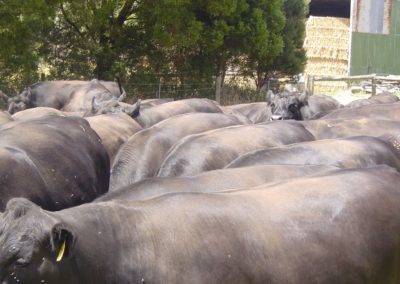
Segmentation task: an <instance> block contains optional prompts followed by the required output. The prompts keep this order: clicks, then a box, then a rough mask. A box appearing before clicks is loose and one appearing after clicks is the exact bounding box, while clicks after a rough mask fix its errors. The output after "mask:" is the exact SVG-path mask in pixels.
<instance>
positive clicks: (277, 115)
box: [267, 91, 309, 120]
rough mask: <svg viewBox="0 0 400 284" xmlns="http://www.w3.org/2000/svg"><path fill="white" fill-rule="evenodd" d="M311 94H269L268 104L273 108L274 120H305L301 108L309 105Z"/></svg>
mask: <svg viewBox="0 0 400 284" xmlns="http://www.w3.org/2000/svg"><path fill="white" fill-rule="evenodd" d="M308 98H309V94H308V93H307V92H305V93H298V92H286V91H285V92H282V93H278V94H274V93H273V92H272V91H268V93H267V102H268V104H269V105H270V107H271V112H272V116H271V118H272V119H273V120H285V119H295V120H303V116H302V113H301V108H302V107H304V106H306V105H308Z"/></svg>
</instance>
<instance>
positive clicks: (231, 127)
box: [0, 80, 400, 284]
mask: <svg viewBox="0 0 400 284" xmlns="http://www.w3.org/2000/svg"><path fill="white" fill-rule="evenodd" d="M125 97H126V93H125V90H124V89H123V88H122V87H121V86H119V85H118V84H117V83H114V82H103V81H97V80H93V81H90V82H83V81H52V82H40V83H37V84H35V85H32V86H30V87H28V88H26V90H25V91H24V92H22V93H21V94H20V95H19V96H16V97H13V98H9V99H8V111H4V112H0V190H1V195H0V210H1V212H2V213H1V215H0V278H1V282H0V283H61V284H64V283H65V284H66V283H85V284H86V283H93V284H95V283H96V284H98V283H400V173H399V171H400V102H398V98H397V97H396V96H394V95H392V94H387V93H385V94H380V95H376V96H373V97H371V98H369V99H362V100H357V101H354V102H352V103H350V104H348V105H346V106H342V105H341V104H340V103H339V102H337V101H336V100H334V99H332V98H331V97H328V96H309V95H307V94H306V93H304V94H300V93H287V92H283V93H280V94H273V93H271V92H270V93H268V94H267V98H266V102H259V103H251V104H240V105H232V106H220V105H218V104H217V103H216V102H215V101H212V100H208V99H196V98H194V99H186V100H179V101H173V100H170V99H152V100H143V101H138V102H136V103H135V104H128V103H124V102H123V100H124V99H125Z"/></svg>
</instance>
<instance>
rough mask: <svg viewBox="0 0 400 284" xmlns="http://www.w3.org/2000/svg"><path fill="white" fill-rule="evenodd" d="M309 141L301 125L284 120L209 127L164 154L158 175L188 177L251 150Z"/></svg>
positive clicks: (186, 138) (225, 163)
mask: <svg viewBox="0 0 400 284" xmlns="http://www.w3.org/2000/svg"><path fill="white" fill-rule="evenodd" d="M312 140H315V138H314V136H313V135H312V134H311V133H310V132H308V131H307V130H306V129H305V128H304V127H303V126H302V125H300V124H297V123H292V122H286V121H275V122H272V123H269V124H265V125H243V126H242V125H241V126H231V127H225V128H220V129H216V130H211V131H207V132H203V133H200V134H194V135H190V136H186V137H185V138H183V139H181V140H180V141H178V142H177V143H176V144H175V146H174V147H173V148H172V149H171V150H170V151H169V153H168V155H167V156H166V157H165V159H164V161H163V163H162V164H161V166H160V170H159V172H158V176H159V177H167V176H190V175H195V174H198V173H200V172H204V171H210V170H215V169H221V168H223V167H225V166H226V165H227V164H228V163H230V162H231V161H233V160H234V159H236V158H237V157H238V156H240V155H243V154H244V153H247V152H250V151H254V150H257V149H263V148H266V147H274V146H278V145H284V144H291V143H296V142H302V141H312Z"/></svg>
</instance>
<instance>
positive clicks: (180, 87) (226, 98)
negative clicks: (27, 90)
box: [0, 74, 265, 109]
mask: <svg viewBox="0 0 400 284" xmlns="http://www.w3.org/2000/svg"><path fill="white" fill-rule="evenodd" d="M42 79H48V78H42ZM72 79H76V78H71V80H72ZM184 79H185V78H183V77H182V76H179V77H178V76H177V75H175V74H163V76H162V77H161V76H160V77H157V76H154V75H152V76H148V77H146V76H142V77H140V78H136V79H135V80H130V81H128V82H123V81H122V82H121V84H122V86H123V87H124V89H125V91H126V92H127V99H126V100H127V102H128V103H133V102H135V101H136V100H138V99H150V98H172V99H174V100H179V99H186V98H209V99H215V85H214V80H212V79H211V80H197V81H194V80H193V78H191V79H192V81H194V82H190V80H187V82H188V83H182V81H183V82H185V80H184ZM244 79H245V77H244V76H240V75H235V77H234V78H233V79H232V78H231V79H227V80H226V83H225V86H224V87H223V88H222V94H221V105H231V104H238V103H249V102H257V101H264V100H265V94H263V93H260V92H257V91H256V88H255V85H254V83H253V84H251V81H249V80H244ZM247 79H248V78H247ZM249 82H250V83H249ZM33 83H36V82H32V83H31V84H33ZM28 85H29V84H28ZM0 91H2V92H4V93H5V94H7V95H8V96H9V97H12V96H15V95H17V94H18V93H19V92H21V91H22V90H16V89H13V88H11V87H10V86H7V85H5V84H1V82H0ZM6 105H7V102H6V101H5V100H4V99H2V98H0V109H5V108H6Z"/></svg>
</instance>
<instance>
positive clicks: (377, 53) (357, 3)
mask: <svg viewBox="0 0 400 284" xmlns="http://www.w3.org/2000/svg"><path fill="white" fill-rule="evenodd" d="M352 9H353V10H352V36H351V58H350V72H349V73H350V75H364V74H371V73H377V74H395V75H399V74H400V0H354V2H353V5H352Z"/></svg>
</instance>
